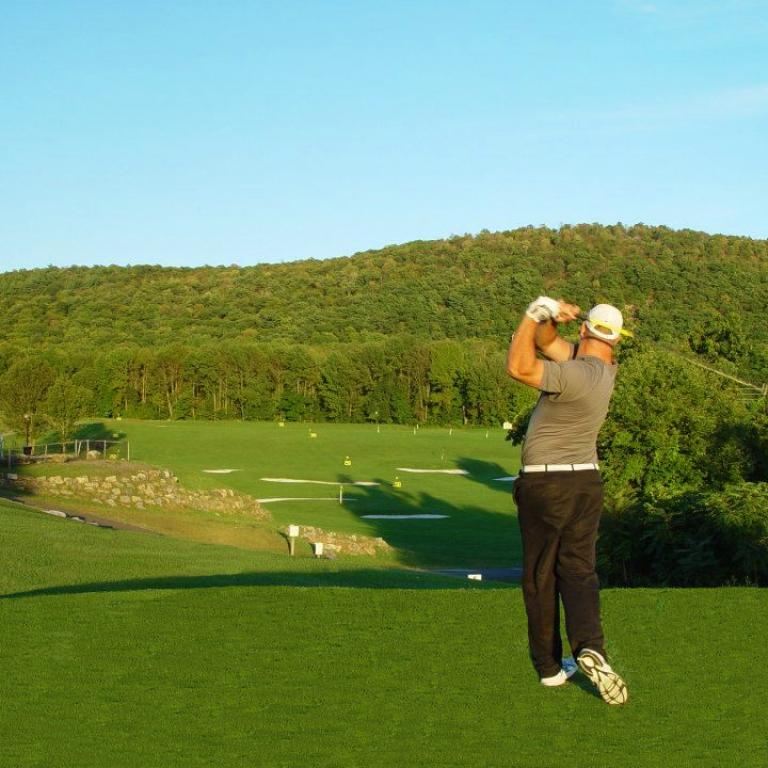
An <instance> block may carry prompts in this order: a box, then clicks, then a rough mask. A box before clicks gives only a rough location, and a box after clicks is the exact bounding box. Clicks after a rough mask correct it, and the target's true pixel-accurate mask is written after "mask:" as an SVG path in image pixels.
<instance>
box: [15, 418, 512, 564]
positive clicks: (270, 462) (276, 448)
mask: <svg viewBox="0 0 768 768" xmlns="http://www.w3.org/2000/svg"><path fill="white" fill-rule="evenodd" d="M313 429H314V431H315V432H316V433H317V438H310V437H309V432H310V428H309V427H308V426H307V425H303V424H291V423H288V424H286V426H285V427H282V428H281V427H279V426H278V425H277V424H276V423H254V422H158V421H132V420H124V421H120V422H117V421H107V422H104V424H103V425H101V424H98V425H94V424H92V425H88V426H86V427H84V430H85V432H87V433H88V434H96V433H104V434H110V435H111V434H113V433H120V434H125V435H126V436H127V438H128V439H129V440H130V448H131V458H132V459H133V460H136V461H138V462H146V463H148V464H152V465H155V466H159V467H165V468H169V469H171V470H172V471H173V472H174V473H175V474H177V475H178V476H179V478H180V481H181V482H182V484H183V485H184V486H185V487H188V488H192V489H210V488H221V487H226V488H232V489H234V490H236V491H240V492H242V493H247V494H249V495H251V496H253V497H255V498H262V499H263V498H273V497H286V496H289V497H294V498H295V497H308V498H312V499H317V501H295V502H276V503H269V504H267V505H266V506H267V509H269V511H270V512H271V515H272V520H273V526H272V527H273V528H277V527H281V526H284V525H287V524H289V523H296V524H299V525H302V524H303V525H312V526H317V527H320V528H324V529H326V530H331V531H337V532H340V533H355V534H363V535H367V536H381V537H383V538H384V539H385V540H386V541H387V542H388V543H389V544H391V545H392V546H393V547H394V548H395V553H394V555H393V556H392V558H390V559H394V561H395V562H398V563H401V564H404V565H410V566H419V567H422V566H425V567H430V566H432V567H434V566H456V567H462V566H466V567H473V566H481V565H484V566H509V565H515V564H517V563H518V562H519V560H520V542H519V534H518V530H517V522H516V518H515V511H514V505H513V503H512V497H511V484H510V483H504V482H497V481H495V480H494V478H497V477H503V476H508V475H511V474H515V473H516V471H517V467H518V466H519V448H517V447H514V446H512V445H511V444H510V443H507V442H505V441H504V439H503V437H504V433H503V431H502V430H500V429H498V428H496V429H491V430H485V429H453V430H449V429H438V428H432V429H419V430H417V431H416V432H415V433H414V430H413V428H409V427H400V426H389V425H382V426H381V428H380V431H377V427H376V425H373V424H370V425H346V424H320V425H315V426H314V427H313ZM347 456H349V457H350V459H351V461H352V465H351V466H349V467H347V466H345V464H344V461H345V458H346V457H347ZM109 466H110V465H109V464H107V466H106V468H104V467H103V466H102V468H101V469H100V470H99V471H101V472H102V473H103V472H108V471H109ZM114 466H115V467H117V466H120V465H119V464H115V465H114ZM61 467H65V468H66V467H67V465H53V466H52V467H45V466H42V467H39V468H36V469H33V470H27V471H32V472H45V473H48V474H50V473H57V474H58V473H65V472H74V471H82V470H79V469H78V470H73V469H71V468H66V469H63V470H62V469H61ZM398 467H410V468H428V469H464V470H466V471H467V472H469V475H467V476H451V475H421V474H411V473H404V472H400V471H398V469H397V468H398ZM205 469H236V470H238V471H237V472H234V473H232V474H227V475H212V474H206V473H205V472H203V470H205ZM264 477H278V478H293V479H302V480H321V481H324V482H331V483H334V485H314V484H301V485H294V484H281V483H270V482H264V481H263V480H262V479H261V478H264ZM395 478H399V479H400V481H401V483H402V488H399V489H398V488H395V487H394V485H393V483H394V480H395ZM351 481H369V482H378V483H380V485H378V486H375V487H360V486H351V485H345V487H344V503H343V504H341V505H340V504H339V503H338V496H339V487H338V485H335V483H349V482H351ZM418 513H432V514H442V515H447V516H448V517H447V518H446V519H442V520H406V521H388V520H368V519H364V518H363V517H362V516H363V515H366V514H418Z"/></svg>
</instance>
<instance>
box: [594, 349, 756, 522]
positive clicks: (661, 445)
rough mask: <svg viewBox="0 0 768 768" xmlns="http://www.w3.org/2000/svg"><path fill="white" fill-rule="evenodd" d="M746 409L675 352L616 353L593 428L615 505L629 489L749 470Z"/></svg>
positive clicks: (637, 491)
mask: <svg viewBox="0 0 768 768" xmlns="http://www.w3.org/2000/svg"><path fill="white" fill-rule="evenodd" d="M749 422H750V414H749V411H748V410H747V407H746V405H745V404H743V403H741V402H740V401H738V400H737V399H735V398H734V392H733V387H732V386H731V385H730V383H728V382H725V381H723V380H722V379H720V378H718V377H717V376H714V375H712V374H711V373H708V372H706V371H702V370H701V369H699V368H697V367H695V366H692V365H691V364H690V363H687V362H685V361H684V360H681V359H680V358H679V357H676V356H674V355H671V354H669V353H666V352H662V351H659V350H657V349H653V348H652V347H647V346H646V347H638V346H636V347H635V348H634V349H633V351H632V352H631V353H630V354H629V355H627V356H625V357H624V358H623V359H622V362H621V366H620V370H619V376H618V378H617V383H616V390H615V392H614V396H613V399H612V401H611V408H610V413H609V418H608V420H607V422H606V424H605V426H604V427H603V429H602V431H601V433H600V439H599V446H598V447H599V453H600V456H601V458H602V459H603V469H604V477H605V482H606V491H607V495H608V497H609V498H610V499H612V500H613V505H614V506H615V507H621V506H622V504H625V503H627V502H628V501H631V500H632V498H634V497H636V496H647V495H651V496H659V495H664V494H666V495H671V494H680V493H683V492H686V491H695V490H699V489H702V488H705V487H711V488H720V487H722V486H724V485H725V484H727V483H730V482H736V481H738V480H740V479H742V478H746V477H749V476H751V475H752V473H753V470H754V468H755V465H756V462H757V460H758V454H759V451H758V450H755V445H754V443H753V441H751V440H750V438H749V435H750V432H749V430H748V429H747V425H748V424H749Z"/></svg>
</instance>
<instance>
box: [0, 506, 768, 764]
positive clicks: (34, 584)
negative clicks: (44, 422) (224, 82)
mask: <svg viewBox="0 0 768 768" xmlns="http://www.w3.org/2000/svg"><path fill="white" fill-rule="evenodd" d="M0 521H1V525H2V536H0V554H1V555H2V558H3V563H4V564H5V567H4V568H3V571H2V574H0V632H1V637H0V660H1V662H2V675H1V676H0V764H2V765H3V766H14V768H15V767H19V768H21V767H22V766H82V767H86V766H94V767H96V766H98V767H99V768H101V767H102V766H130V767H131V768H133V767H134V766H214V765H215V766H249V767H251V766H299V765H307V766H329V767H331V766H333V767H334V768H335V767H339V766H393V765H398V766H498V767H500V768H503V767H504V766H531V767H534V766H536V767H538V766H558V765H560V766H575V767H582V766H583V767H584V768H588V767H589V768H592V767H593V766H610V765H627V766H670V765H675V766H693V765H695V766H720V765H724V764H732V765H738V766H765V765H766V754H768V752H766V749H767V748H768V744H767V743H766V730H765V728H764V727H763V726H762V724H761V713H762V711H763V709H764V707H765V704H766V698H765V692H764V685H763V684H762V681H761V678H760V674H761V671H760V670H761V658H762V655H761V649H762V648H763V646H764V637H765V632H766V629H768V627H767V626H766V621H767V620H766V616H767V615H768V600H767V599H766V592H765V590H758V589H746V588H745V589H712V590H632V591H630V590H607V591H605V592H604V618H605V625H606V630H607V634H608V637H609V647H610V649H611V651H612V653H613V659H614V662H615V664H616V665H617V667H619V668H620V669H621V670H622V671H623V672H624V674H625V675H626V678H627V681H628V683H629V687H630V697H631V698H630V702H629V704H628V705H627V706H626V707H625V708H615V709H614V708H610V707H608V706H606V705H605V704H604V703H603V702H602V701H601V700H600V699H598V698H597V697H595V696H594V695H593V694H592V692H591V691H590V690H589V689H588V688H587V687H586V686H585V685H584V684H583V682H576V683H575V684H573V683H572V684H569V685H567V686H565V687H564V688H562V689H556V690H550V689H545V688H543V687H542V686H540V685H539V684H538V682H537V680H536V679H535V676H534V675H533V672H532V670H531V668H530V664H529V662H528V658H527V651H526V638H525V622H524V616H523V609H522V604H521V602H522V601H521V599H520V594H519V590H518V589H517V588H516V587H514V586H505V585H500V584H497V585H491V584H472V583H468V582H466V581H461V580H457V579H456V580H454V579H447V578H439V577H434V576H430V575H427V574H424V573H419V572H416V571H400V570H397V569H392V568H388V569H374V568H372V567H370V565H369V566H363V567H356V566H355V565H354V563H352V562H351V561H339V562H335V563H333V562H328V561H317V560H312V559H310V558H294V559H290V558H288V557H286V556H284V555H278V554H269V553H259V552H249V551H244V550H238V549H236V548H232V547H216V546H213V545H203V544H196V543H191V542H183V541H176V540H173V539H170V538H165V537H160V536H153V535H149V534H136V533H130V532H126V531H113V530H105V529H98V528H93V527H90V526H85V525H81V524H77V523H73V522H69V521H63V520H59V519H55V518H50V517H48V516H45V515H42V514H39V513H35V512H30V511H28V510H24V509H21V508H18V507H15V506H12V505H10V504H8V503H6V502H0Z"/></svg>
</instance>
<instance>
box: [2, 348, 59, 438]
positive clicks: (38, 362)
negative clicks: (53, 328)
mask: <svg viewBox="0 0 768 768" xmlns="http://www.w3.org/2000/svg"><path fill="white" fill-rule="evenodd" d="M54 376H55V374H54V371H53V369H52V368H51V366H50V365H49V364H48V362H47V361H46V360H45V359H44V358H42V357H41V356H39V355H28V356H25V357H21V358H19V359H18V360H16V361H15V362H13V363H12V364H11V365H10V367H9V368H8V370H7V371H6V372H5V373H4V374H3V375H2V377H0V415H2V417H3V420H4V422H5V423H6V424H7V425H8V426H9V427H11V428H13V429H16V430H17V431H18V432H20V433H21V434H24V435H26V434H27V433H29V437H30V440H34V439H35V437H36V436H37V435H38V434H39V432H40V430H41V429H43V428H44V426H45V421H44V418H43V413H44V403H45V398H46V396H47V393H48V389H49V387H50V386H51V384H52V383H53V379H54Z"/></svg>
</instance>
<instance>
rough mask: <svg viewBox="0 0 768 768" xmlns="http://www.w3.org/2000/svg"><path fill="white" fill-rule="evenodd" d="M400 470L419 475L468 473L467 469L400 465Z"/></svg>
mask: <svg viewBox="0 0 768 768" xmlns="http://www.w3.org/2000/svg"><path fill="white" fill-rule="evenodd" d="M397 471H398V472H412V473H414V474H419V475H427V474H433V475H468V474H469V472H467V470H466V469H414V468H413V467H398V468H397Z"/></svg>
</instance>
